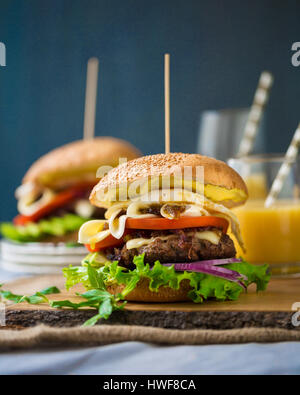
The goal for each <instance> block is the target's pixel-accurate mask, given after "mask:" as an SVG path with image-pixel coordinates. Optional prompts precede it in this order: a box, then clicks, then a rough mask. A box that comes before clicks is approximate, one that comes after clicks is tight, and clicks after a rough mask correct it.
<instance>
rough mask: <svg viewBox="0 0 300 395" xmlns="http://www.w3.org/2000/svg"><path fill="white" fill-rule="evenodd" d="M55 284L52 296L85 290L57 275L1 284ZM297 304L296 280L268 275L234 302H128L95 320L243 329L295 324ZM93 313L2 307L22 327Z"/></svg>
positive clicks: (22, 288)
mask: <svg viewBox="0 0 300 395" xmlns="http://www.w3.org/2000/svg"><path fill="white" fill-rule="evenodd" d="M52 285H56V286H57V287H58V288H60V289H61V293H60V294H56V295H52V296H51V297H50V298H51V299H52V300H63V299H69V300H71V301H73V302H75V301H76V302H78V301H80V300H81V298H80V297H79V296H76V295H75V292H82V291H84V290H83V289H82V288H81V287H74V288H73V289H72V291H69V292H67V291H65V290H64V279H63V277H62V276H61V275H47V276H37V277H32V278H25V279H24V278H23V279H19V280H17V281H14V282H12V283H9V284H7V285H6V287H4V288H6V289H9V290H10V291H12V292H14V293H18V294H27V295H29V294H32V293H34V292H36V291H39V290H41V289H43V288H46V287H48V286H52ZM295 302H300V278H297V279H296V278H295V279H272V280H271V281H270V284H269V286H268V289H267V291H265V292H260V293H258V294H257V293H256V292H255V287H250V288H249V290H248V293H247V294H242V295H241V296H240V298H239V300H237V301H228V302H215V301H207V302H205V303H203V304H195V303H169V304H166V303H164V304H160V303H155V304H154V303H128V304H127V305H126V308H125V310H124V311H117V312H114V313H113V314H112V316H111V317H110V318H109V320H102V321H101V322H100V324H111V325H115V324H123V325H144V326H154V327H162V328H176V329H194V328H207V329H231V328H242V327H251V326H252V327H253V326H255V327H276V328H285V329H297V328H298V329H299V330H300V326H299V327H297V328H295V327H294V326H293V325H292V323H291V318H292V315H293V314H294V312H293V311H292V305H293V304H294V303H295ZM94 314H95V310H90V309H86V310H70V309H64V310H62V309H53V308H50V307H49V306H48V305H46V304H41V305H29V304H26V303H21V304H17V305H16V304H14V305H9V306H8V307H7V311H6V324H7V325H8V326H11V327H16V328H23V327H29V326H34V325H37V324H40V323H43V324H46V325H51V326H57V327H63V326H67V327H70V326H76V325H81V324H82V323H83V322H84V321H85V320H87V319H88V318H90V317H91V316H92V315H94Z"/></svg>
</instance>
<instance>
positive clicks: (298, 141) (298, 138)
mask: <svg viewBox="0 0 300 395" xmlns="http://www.w3.org/2000/svg"><path fill="white" fill-rule="evenodd" d="M299 145H300V123H299V125H298V128H297V130H296V132H295V134H294V137H293V139H292V141H291V144H290V146H289V148H288V150H287V151H286V154H285V157H284V162H283V163H282V165H281V166H280V169H279V170H278V173H277V176H276V178H275V180H274V181H273V184H272V186H271V189H270V192H269V195H268V196H267V199H266V201H265V207H270V206H271V205H272V204H273V203H274V202H275V201H276V199H277V197H278V195H279V193H280V191H281V190H282V187H283V184H284V181H285V179H286V177H287V176H288V174H289V172H290V169H291V166H292V164H293V163H294V162H295V160H296V158H297V155H298V150H299Z"/></svg>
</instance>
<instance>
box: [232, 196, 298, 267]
mask: <svg viewBox="0 0 300 395" xmlns="http://www.w3.org/2000/svg"><path fill="white" fill-rule="evenodd" d="M233 211H234V213H235V214H236V215H237V217H238V219H239V221H240V226H241V232H242V236H243V240H244V243H245V247H246V253H243V251H241V249H240V248H239V246H238V245H237V243H235V244H236V248H237V255H238V256H242V257H244V258H245V259H246V260H247V261H249V262H251V263H263V262H266V263H269V264H272V263H273V264H278V263H281V264H297V263H298V264H299V262H300V201H296V202H295V201H293V200H280V201H279V202H278V203H276V204H275V205H274V206H272V207H270V208H265V207H264V200H250V201H248V202H247V203H246V204H245V206H241V207H237V208H236V209H234V210H233Z"/></svg>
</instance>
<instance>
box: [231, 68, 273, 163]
mask: <svg viewBox="0 0 300 395" xmlns="http://www.w3.org/2000/svg"><path fill="white" fill-rule="evenodd" d="M272 84H273V75H272V74H271V73H269V72H268V71H263V72H262V73H261V75H260V79H259V82H258V87H257V89H256V92H255V95H254V100H253V104H252V107H251V110H250V113H249V117H248V120H247V123H246V126H245V131H244V136H243V138H242V141H241V143H240V146H239V150H238V154H237V155H238V156H246V155H248V154H249V153H250V152H251V151H252V149H253V146H254V141H255V137H256V135H257V131H258V128H259V125H260V122H261V119H262V115H263V111H264V107H265V105H266V103H267V101H268V98H269V94H270V88H271V86H272Z"/></svg>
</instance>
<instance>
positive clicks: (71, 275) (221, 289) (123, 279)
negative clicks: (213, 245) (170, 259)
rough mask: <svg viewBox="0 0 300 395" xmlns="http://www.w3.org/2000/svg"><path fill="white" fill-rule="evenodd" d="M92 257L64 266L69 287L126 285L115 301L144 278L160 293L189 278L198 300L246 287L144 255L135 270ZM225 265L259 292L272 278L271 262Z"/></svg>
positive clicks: (228, 296) (229, 296) (233, 294)
mask: <svg viewBox="0 0 300 395" xmlns="http://www.w3.org/2000/svg"><path fill="white" fill-rule="evenodd" d="M93 259H95V260H96V259H97V253H94V254H89V255H88V257H87V258H86V259H85V260H84V266H81V267H73V266H70V267H68V268H65V269H63V272H64V276H65V278H66V288H67V289H69V288H71V287H72V286H74V285H75V284H79V283H80V284H83V285H84V286H85V288H86V289H88V290H94V289H98V290H103V291H104V292H105V291H106V286H105V284H106V285H109V284H114V283H117V284H123V285H125V287H124V289H123V291H122V292H121V294H119V295H115V296H114V302H115V303H117V302H118V301H120V300H123V299H125V297H126V295H128V294H129V293H130V292H131V291H132V290H133V289H134V288H135V287H136V285H137V283H138V282H139V280H140V279H141V278H148V279H149V288H150V290H151V291H154V292H157V291H158V289H159V288H160V287H162V286H168V287H170V288H173V289H179V287H180V283H181V281H183V280H188V281H189V282H190V286H191V290H190V292H189V294H188V296H189V297H190V298H191V300H192V301H193V302H195V303H202V302H203V301H204V300H206V299H210V298H213V299H215V300H220V301H224V300H236V299H238V297H239V295H240V293H241V292H243V288H242V287H241V286H240V285H238V284H236V283H234V282H231V281H228V280H225V279H222V278H219V277H215V276H212V275H209V274H203V273H195V272H186V271H185V272H176V271H175V269H174V266H163V265H161V264H160V262H159V261H157V262H155V264H154V266H153V267H152V269H150V265H149V264H147V263H144V255H140V256H137V257H135V258H134V264H135V266H136V268H135V269H134V270H127V269H125V268H123V267H121V266H119V265H118V262H107V263H106V264H105V265H102V266H100V267H93V266H92V265H91V263H92V262H91V261H92V260H93ZM87 262H88V263H87ZM94 266H97V265H96V264H95V265H94ZM226 267H228V268H230V269H232V270H235V271H237V272H239V273H241V274H244V275H245V276H247V278H248V279H247V281H244V284H245V285H246V286H249V285H250V284H252V283H254V284H256V290H257V291H262V290H264V289H266V286H267V284H268V282H269V280H270V273H269V272H268V265H261V266H255V265H251V264H249V263H247V262H239V263H232V264H230V265H226ZM108 311H109V310H108ZM95 320H96V318H95ZM96 321H97V320H96ZM91 322H94V321H93V320H92V321H91Z"/></svg>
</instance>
